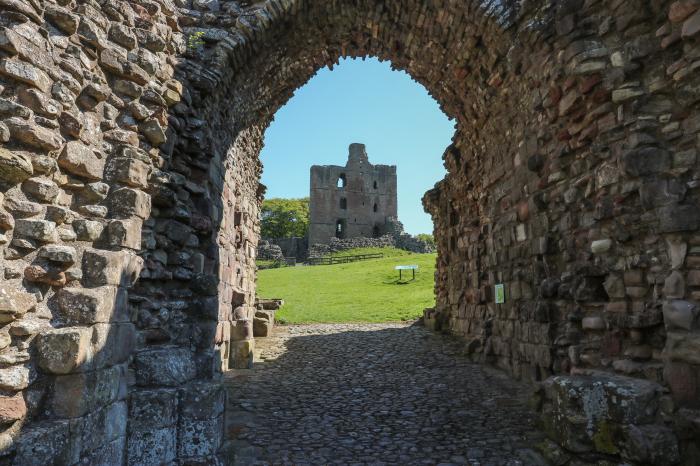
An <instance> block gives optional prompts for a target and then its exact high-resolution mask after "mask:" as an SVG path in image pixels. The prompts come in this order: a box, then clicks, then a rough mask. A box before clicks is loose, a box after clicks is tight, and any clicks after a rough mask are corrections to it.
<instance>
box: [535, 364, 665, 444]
mask: <svg viewBox="0 0 700 466" xmlns="http://www.w3.org/2000/svg"><path fill="white" fill-rule="evenodd" d="M662 390H663V389H662V387H661V386H660V385H657V384H655V383H653V382H649V381H646V380H639V379H633V378H630V377H624V376H618V375H611V374H606V373H603V372H595V371H591V372H589V373H587V374H586V375H579V376H556V377H551V378H549V379H547V380H546V381H545V382H544V392H545V400H547V401H545V403H546V408H545V410H544V413H546V414H545V416H544V417H543V418H542V420H543V423H544V425H545V429H546V431H547V433H548V434H549V435H550V436H551V437H552V438H554V439H556V440H557V441H558V442H559V443H560V444H561V445H563V446H564V447H565V448H567V449H568V450H570V451H573V452H585V451H591V450H594V451H598V452H601V453H609V454H615V453H619V448H618V447H617V445H616V442H615V436H616V435H617V433H618V432H619V431H620V430H621V429H622V426H624V425H630V424H632V425H639V424H642V425H643V424H646V423H650V422H653V420H654V417H655V415H656V410H657V409H658V403H659V397H660V394H661V393H662Z"/></svg>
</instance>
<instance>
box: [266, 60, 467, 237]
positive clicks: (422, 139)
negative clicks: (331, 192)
mask: <svg viewBox="0 0 700 466" xmlns="http://www.w3.org/2000/svg"><path fill="white" fill-rule="evenodd" d="M453 133H454V122H453V121H450V120H448V119H447V117H446V116H445V115H444V114H443V113H442V112H441V111H440V108H439V107H438V104H437V102H435V101H434V100H433V98H432V97H430V96H429V95H428V92H427V91H426V90H425V88H424V87H423V86H422V85H420V84H418V83H417V82H415V81H413V80H411V78H410V77H409V76H408V75H407V74H406V73H404V72H399V71H392V70H391V68H390V66H389V63H388V62H384V63H380V62H379V61H378V60H376V59H367V60H365V61H362V60H352V59H348V60H343V61H341V62H340V65H339V66H337V67H335V68H334V69H333V71H330V70H329V69H328V68H324V69H322V70H321V71H319V72H318V74H317V75H316V76H314V77H313V78H312V79H311V81H309V83H308V84H306V85H305V86H304V87H302V88H301V89H299V90H297V92H296V95H295V96H294V97H292V99H290V101H289V102H288V103H287V104H286V105H285V106H284V107H282V108H281V109H280V110H279V111H278V112H277V113H276V115H275V121H273V122H272V124H271V125H270V127H269V128H268V130H267V132H266V133H265V147H264V148H263V150H262V153H261V158H262V162H263V165H264V170H263V175H262V182H263V184H265V185H266V186H267V194H266V197H268V198H272V197H284V198H292V197H294V198H298V197H306V196H308V195H309V168H310V167H311V165H345V162H346V160H347V156H348V146H349V145H350V143H353V142H359V143H363V144H365V145H366V146H367V154H368V155H369V160H370V162H371V163H373V164H385V165H396V166H397V175H398V203H399V219H400V220H401V221H402V222H403V223H404V226H405V228H406V231H407V232H409V233H411V234H417V233H432V231H433V225H432V221H431V220H430V216H429V215H428V214H426V213H424V212H423V207H422V205H421V202H420V200H421V197H422V196H423V193H425V191H427V190H428V189H430V188H432V187H433V185H434V184H435V183H436V182H437V181H439V180H441V179H442V178H443V176H444V175H445V170H444V168H443V166H442V158H441V157H442V153H443V152H444V150H445V148H446V147H447V146H448V145H449V144H450V142H451V139H452V135H453Z"/></svg>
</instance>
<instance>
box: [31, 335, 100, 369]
mask: <svg viewBox="0 0 700 466" xmlns="http://www.w3.org/2000/svg"><path fill="white" fill-rule="evenodd" d="M91 340H92V329H91V328H89V327H66V328H56V329H51V330H49V331H47V332H44V333H42V334H40V335H39V337H38V339H37V345H36V346H37V362H38V364H39V367H41V369H43V370H44V371H46V372H49V373H52V374H69V373H72V372H79V371H85V370H87V369H88V368H89V364H90V362H91V360H92V342H91Z"/></svg>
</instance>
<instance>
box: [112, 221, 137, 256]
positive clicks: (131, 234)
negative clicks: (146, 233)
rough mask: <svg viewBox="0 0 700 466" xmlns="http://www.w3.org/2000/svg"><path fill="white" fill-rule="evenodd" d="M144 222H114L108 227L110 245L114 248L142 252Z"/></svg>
mask: <svg viewBox="0 0 700 466" xmlns="http://www.w3.org/2000/svg"><path fill="white" fill-rule="evenodd" d="M142 225H143V220H141V219H140V218H132V219H129V220H112V221H111V222H109V225H108V226H107V232H108V243H109V245H110V246H113V247H122V248H129V249H134V250H136V251H139V250H141V227H142Z"/></svg>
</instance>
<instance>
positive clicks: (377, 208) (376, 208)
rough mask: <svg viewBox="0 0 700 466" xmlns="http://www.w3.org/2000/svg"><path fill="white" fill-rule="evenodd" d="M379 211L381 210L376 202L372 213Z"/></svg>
mask: <svg viewBox="0 0 700 466" xmlns="http://www.w3.org/2000/svg"><path fill="white" fill-rule="evenodd" d="M378 210H379V207H378V206H377V203H376V202H375V203H374V206H373V207H372V211H373V212H375V213H376V212H377V211H378Z"/></svg>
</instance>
